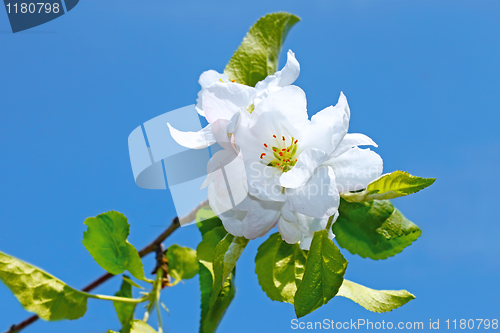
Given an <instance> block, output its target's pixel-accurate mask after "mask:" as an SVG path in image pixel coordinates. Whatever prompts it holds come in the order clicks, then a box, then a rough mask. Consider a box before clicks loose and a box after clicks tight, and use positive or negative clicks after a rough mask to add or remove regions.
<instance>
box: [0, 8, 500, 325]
mask: <svg viewBox="0 0 500 333" xmlns="http://www.w3.org/2000/svg"><path fill="white" fill-rule="evenodd" d="M274 11H289V12H292V13H294V14H296V15H298V16H300V17H301V18H302V21H301V22H299V23H298V24H297V25H296V26H295V27H294V28H293V29H292V31H291V32H290V34H289V37H288V39H287V41H286V44H285V50H286V49H288V48H291V49H292V50H293V51H294V52H295V53H296V56H297V58H298V60H299V61H300V64H301V75H300V78H299V79H298V81H297V84H298V85H299V86H301V87H302V88H303V89H304V90H305V92H306V94H307V97H308V103H309V104H308V106H309V112H310V114H314V113H315V112H317V111H319V110H320V109H322V108H323V107H326V106H328V105H330V104H335V102H336V101H337V98H338V95H339V93H340V91H344V93H345V94H346V96H347V98H348V100H349V103H350V106H351V110H352V118H351V128H350V131H352V132H362V133H365V134H367V135H369V136H370V137H372V138H373V139H374V140H375V141H376V142H377V143H378V144H379V148H378V149H376V151H377V152H378V153H379V154H380V155H381V156H382V157H383V159H384V171H386V172H390V171H393V170H398V169H401V170H406V171H409V172H411V173H412V174H415V175H419V176H424V177H435V178H437V181H436V183H435V184H434V185H433V186H432V187H431V188H429V189H426V190H425V191H422V192H420V193H418V194H414V195H412V196H410V197H405V198H399V199H396V200H394V204H395V205H396V206H397V207H398V208H399V209H401V210H402V211H403V213H404V214H405V215H406V216H407V217H408V218H409V219H411V220H412V221H414V222H415V223H417V224H418V225H419V226H420V228H421V229H422V236H421V237H420V238H419V239H418V240H417V241H416V242H415V243H414V244H413V245H412V246H410V247H409V248H407V249H405V250H404V251H403V252H402V253H401V254H399V255H397V256H395V257H392V258H389V259H387V260H384V261H372V260H369V259H362V258H360V257H358V256H353V255H350V254H349V253H347V251H345V250H344V251H343V253H344V255H345V256H346V258H347V259H348V260H349V267H348V270H347V273H346V277H347V278H348V279H351V280H353V281H356V282H359V283H362V284H364V285H367V286H369V287H372V288H377V289H408V290H409V291H410V292H412V293H414V294H415V295H416V296H417V298H416V300H414V301H412V302H410V303H409V304H407V305H405V306H404V307H402V308H400V309H397V310H395V311H393V312H391V313H387V314H373V313H371V312H368V311H366V310H365V309H363V308H361V307H360V306H358V305H356V304H354V303H353V302H351V301H350V300H347V299H343V298H340V297H339V298H335V299H333V300H332V301H331V302H330V303H329V304H328V305H326V306H324V307H322V308H321V309H319V310H317V311H316V312H314V313H313V314H311V315H309V316H307V317H305V318H304V319H303V320H304V321H316V320H323V319H325V318H328V319H332V320H335V321H346V320H350V319H354V320H357V319H358V318H365V319H369V320H371V321H381V320H385V321H386V322H387V321H393V322H399V321H412V322H413V321H423V322H424V323H425V324H426V326H427V324H428V322H429V319H432V320H437V319H440V320H441V329H443V326H444V325H445V323H444V322H443V321H444V320H446V319H448V318H449V319H455V318H456V319H461V318H464V319H469V318H473V319H475V318H489V319H492V318H499V317H500V312H499V309H500V306H499V305H500V301H499V291H500V287H499V283H498V282H499V281H500V261H499V253H500V245H499V242H498V235H499V233H500V224H499V223H498V222H499V220H498V212H497V209H498V202H499V201H498V199H499V196H498V189H497V188H498V185H499V172H498V170H499V164H500V163H499V162H500V159H499V151H500V139H499V135H498V132H499V129H498V128H499V124H500V122H499V121H500V116H499V111H500V110H499V109H500V108H499V105H500V94H499V93H498V92H499V89H500V44H499V42H498V41H499V37H500V20H499V17H500V2H498V1H473V0H471V1H437V0H432V1H426V0H420V1H396V0H394V1H353V0H350V1H326V0H325V1H307V2H306V1H300V2H298V1H297V2H290V1H272V2H270V1H252V2H250V1H246V2H237V1H225V2H217V3H215V2H209V1H183V2H179V3H178V4H174V3H173V2H172V1H166V0H151V1H135V0H120V1H118V0H106V1H96V0H83V1H81V2H80V3H79V4H78V5H77V6H76V7H75V9H73V10H72V11H71V12H70V13H68V14H66V15H64V16H62V17H61V18H59V19H57V20H54V21H52V22H49V23H47V24H45V25H42V26H40V27H37V28H34V29H32V30H28V31H26V32H24V33H17V34H12V33H11V32H10V26H9V23H8V20H7V14H6V13H5V12H4V11H3V10H0V32H1V33H0V44H1V51H0V60H1V67H0V124H1V131H0V156H1V157H0V161H1V163H0V212H1V218H0V223H1V233H0V249H1V250H2V251H5V252H7V253H9V254H12V255H15V256H17V257H19V258H21V259H23V260H26V261H28V262H30V263H33V264H35V265H37V266H39V267H43V268H44V269H45V270H47V271H48V272H50V273H52V274H54V275H55V276H57V277H59V278H61V279H62V280H63V281H65V282H67V283H68V284H70V285H71V286H73V287H75V288H81V287H83V286H84V285H86V284H87V283H88V282H90V281H91V280H93V279H94V278H95V277H97V276H99V275H100V274H102V273H103V271H102V269H101V268H100V267H99V266H98V265H97V264H96V263H95V262H94V261H93V259H92V257H91V256H90V255H89V254H88V253H87V251H86V250H85V248H84V247H83V245H82V243H81V239H82V234H83V231H84V230H85V226H84V225H83V221H84V219H85V218H86V217H89V216H95V215H97V214H99V213H102V212H105V211H108V210H118V211H121V212H123V213H124V214H125V215H126V216H127V217H128V218H129V221H130V223H131V235H130V238H129V239H130V241H131V243H132V244H134V245H136V247H138V248H140V247H142V246H143V245H145V244H146V243H148V242H149V241H150V240H152V239H153V238H154V237H155V236H156V235H157V234H158V233H160V232H161V231H162V230H163V229H164V228H165V227H166V226H167V225H168V224H169V221H170V220H171V219H172V218H173V217H174V216H175V211H174V210H173V206H172V202H171V199H170V197H169V193H168V191H154V190H144V189H141V188H139V187H137V186H136V185H135V184H134V180H133V176H132V171H131V168H130V163H129V157H128V149H127V137H128V134H129V133H130V132H131V131H132V130H133V129H134V128H135V127H136V126H138V125H139V124H141V123H143V122H144V121H146V120H149V119H151V118H153V117H155V116H157V115H159V114H162V113H164V112H167V111H169V110H173V109H176V108H179V107H182V106H185V105H188V104H192V103H194V102H195V99H196V94H197V92H198V90H199V86H198V84H197V80H198V77H199V75H200V74H201V73H202V72H203V71H204V70H207V69H216V70H218V71H222V70H223V68H224V66H225V64H226V62H227V61H228V60H229V58H230V56H231V55H232V52H233V51H234V50H235V49H236V48H237V46H238V45H239V43H240V41H241V39H242V38H243V36H244V35H245V33H246V32H247V30H248V28H249V27H250V26H251V25H252V24H253V23H254V22H255V21H256V20H257V19H258V18H259V17H260V16H262V15H264V14H266V13H269V12H274ZM283 55H284V53H283ZM284 59H285V57H282V59H281V65H280V67H281V66H282V65H283V63H284ZM199 241H200V235H199V232H198V230H197V229H196V227H195V226H191V227H186V228H182V229H180V230H178V231H177V232H176V233H175V234H174V235H173V236H172V237H171V238H169V239H168V240H167V241H166V245H167V246H168V245H170V244H172V243H174V242H175V243H179V244H180V245H184V246H191V247H195V246H196V244H197V243H198V242H199ZM262 241H263V239H259V240H256V241H252V242H251V243H250V245H249V246H248V248H247V249H246V250H245V252H244V254H243V255H242V258H241V259H240V262H239V265H238V272H237V280H236V281H237V287H238V292H237V296H236V298H235V300H234V302H233V303H232V305H231V306H230V308H229V310H228V311H227V314H226V317H225V318H224V320H223V321H222V324H221V325H220V329H219V332H235V331H238V332H255V331H259V332H288V331H292V330H291V328H290V321H291V320H292V319H293V318H295V317H294V312H293V307H292V306H291V305H289V304H282V303H277V302H272V301H270V300H269V299H268V298H267V297H266V295H265V294H264V292H262V290H261V289H260V286H259V285H258V281H257V277H256V275H255V274H254V273H253V271H254V267H255V266H254V263H253V259H254V257H255V253H256V250H257V247H258V245H259V244H260V243H261V242H262ZM153 265H154V260H153V256H152V255H150V256H149V257H148V258H147V259H146V260H145V267H146V270H147V271H148V272H149V271H150V270H151V269H152V268H153ZM119 284H120V279H119V278H115V279H113V280H110V281H109V282H107V283H106V284H105V285H103V286H101V287H100V288H98V289H97V290H96V292H98V293H114V292H115V291H116V290H117V288H118V287H119ZM198 288H199V285H198V281H197V279H196V278H195V279H192V280H189V281H186V283H185V284H184V285H178V286H176V287H175V288H171V289H168V290H166V291H165V292H164V294H163V300H164V302H165V303H166V305H167V306H168V307H169V309H170V312H171V313H170V315H169V316H167V315H165V318H164V329H165V330H166V331H167V332H196V331H197V330H198V318H199V290H198ZM0 300H1V301H0V331H1V330H4V329H7V328H8V327H9V326H10V325H11V324H14V323H17V322H19V321H21V320H23V319H24V318H26V317H27V316H29V315H30V314H29V313H27V312H25V311H24V310H23V309H22V308H21V306H20V305H19V303H18V302H17V300H16V299H15V298H14V296H12V295H11V294H10V292H9V291H8V290H7V288H5V287H4V286H1V285H0ZM152 324H153V326H154V325H155V322H154V321H152ZM106 329H114V330H118V329H119V324H118V320H117V317H116V315H115V313H114V309H113V306H112V304H111V303H108V302H102V301H101V302H99V301H96V300H90V301H89V306H88V312H87V314H86V316H85V317H84V318H82V319H80V320H77V321H62V322H57V323H46V322H42V321H39V322H37V323H35V324H33V325H32V326H30V327H29V328H27V329H26V332H50V333H66V332H73V333H79V332H85V333H91V332H104V331H105V330H106Z"/></svg>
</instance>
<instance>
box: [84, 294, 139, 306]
mask: <svg viewBox="0 0 500 333" xmlns="http://www.w3.org/2000/svg"><path fill="white" fill-rule="evenodd" d="M84 294H85V295H86V296H87V297H89V298H95V299H102V300H105V301H113V302H123V303H133V304H137V303H142V302H146V301H147V300H148V298H147V297H143V298H127V297H117V296H108V295H94V294H89V293H84Z"/></svg>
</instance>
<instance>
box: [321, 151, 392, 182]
mask: <svg viewBox="0 0 500 333" xmlns="http://www.w3.org/2000/svg"><path fill="white" fill-rule="evenodd" d="M325 165H329V166H331V167H332V168H333V171H334V172H335V178H336V182H337V188H338V190H339V192H347V191H357V190H361V189H364V188H366V186H367V185H368V184H369V183H370V182H371V181H373V180H375V179H377V178H378V177H380V175H381V174H382V168H383V161H382V158H381V157H380V156H379V155H378V154H377V153H375V152H373V151H371V150H370V149H361V148H358V147H354V148H351V149H349V150H348V151H347V152H345V153H344V154H342V155H340V156H339V157H336V158H332V159H330V160H328V161H327V162H325Z"/></svg>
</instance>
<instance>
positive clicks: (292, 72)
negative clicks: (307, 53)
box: [255, 50, 300, 91]
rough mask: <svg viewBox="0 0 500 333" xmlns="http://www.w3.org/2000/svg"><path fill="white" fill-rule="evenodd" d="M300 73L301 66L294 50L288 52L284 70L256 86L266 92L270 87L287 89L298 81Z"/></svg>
mask: <svg viewBox="0 0 500 333" xmlns="http://www.w3.org/2000/svg"><path fill="white" fill-rule="evenodd" d="M299 73H300V65H299V62H298V61H297V59H296V58H295V54H294V53H293V52H292V50H288V53H287V60H286V65H285V67H283V69H282V70H280V71H278V72H276V73H275V74H274V75H269V76H268V77H266V78H265V79H264V80H262V81H260V82H258V83H257V84H256V85H255V88H256V89H257V90H261V91H262V90H264V89H267V88H268V87H270V86H277V87H281V88H283V87H285V86H288V85H291V84H292V83H294V82H295V80H297V78H298V77H299Z"/></svg>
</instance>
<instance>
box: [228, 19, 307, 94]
mask: <svg viewBox="0 0 500 333" xmlns="http://www.w3.org/2000/svg"><path fill="white" fill-rule="evenodd" d="M299 20H300V19H299V18H298V17H297V16H295V15H292V14H289V13H283V12H281V13H272V14H268V15H266V16H264V17H262V18H261V19H259V20H258V21H257V23H255V24H254V25H253V26H252V27H251V28H250V30H249V31H248V33H247V35H246V36H245V38H244V39H243V41H242V42H241V45H240V46H239V47H238V50H236V52H234V55H233V57H232V58H231V60H230V61H229V63H228V64H227V66H226V69H225V70H224V73H225V74H226V75H227V76H228V78H229V80H235V81H236V82H238V83H242V84H246V85H248V86H252V87H254V86H255V85H256V84H257V82H259V81H262V80H264V79H265V78H266V76H268V75H272V74H274V73H275V72H276V71H277V68H278V58H279V53H280V51H281V47H282V46H283V43H284V42H285V38H286V36H287V34H288V32H289V31H290V29H291V28H292V27H293V25H294V24H295V23H297V22H298V21H299Z"/></svg>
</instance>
